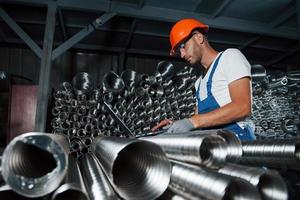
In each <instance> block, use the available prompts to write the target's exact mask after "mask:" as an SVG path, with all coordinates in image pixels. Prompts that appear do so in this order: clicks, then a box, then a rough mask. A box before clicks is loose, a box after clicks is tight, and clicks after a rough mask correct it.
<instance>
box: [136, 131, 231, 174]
mask: <svg viewBox="0 0 300 200" xmlns="http://www.w3.org/2000/svg"><path fill="white" fill-rule="evenodd" d="M189 134H190V132H188V133H186V134H185V133H183V134H182V135H179V134H173V135H161V136H157V137H144V138H139V139H140V140H147V141H151V142H154V143H156V144H158V145H159V146H161V148H162V149H163V150H164V152H165V153H166V154H167V156H168V158H171V159H174V160H179V161H184V162H189V163H193V164H197V165H204V166H207V167H212V168H218V167H220V166H223V165H224V164H225V159H226V156H227V147H226V145H225V140H224V139H223V138H222V137H221V136H218V135H216V134H199V135H189Z"/></svg>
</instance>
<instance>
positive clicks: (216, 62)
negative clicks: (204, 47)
mask: <svg viewBox="0 0 300 200" xmlns="http://www.w3.org/2000/svg"><path fill="white" fill-rule="evenodd" d="M222 53H223V52H221V53H220V54H219V55H218V57H217V59H216V61H215V63H214V65H213V67H212V70H211V72H210V75H209V78H208V81H207V83H206V89H207V96H209V95H211V87H212V84H211V83H212V78H213V76H214V73H215V71H216V69H217V66H218V64H219V60H220V58H221V56H222Z"/></svg>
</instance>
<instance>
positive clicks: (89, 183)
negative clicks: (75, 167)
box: [79, 154, 118, 200]
mask: <svg viewBox="0 0 300 200" xmlns="http://www.w3.org/2000/svg"><path fill="white" fill-rule="evenodd" d="M79 166H80V170H81V172H82V176H83V179H84V182H85V186H86V189H87V191H88V194H89V198H90V200H104V199H105V200H114V199H118V197H117V195H116V194H115V192H114V190H113V189H112V187H111V185H110V183H109V182H108V180H107V178H106V176H105V174H104V172H103V171H102V169H101V167H100V165H99V164H98V162H97V160H96V158H95V156H94V155H92V154H85V155H82V156H81V157H80V158H79Z"/></svg>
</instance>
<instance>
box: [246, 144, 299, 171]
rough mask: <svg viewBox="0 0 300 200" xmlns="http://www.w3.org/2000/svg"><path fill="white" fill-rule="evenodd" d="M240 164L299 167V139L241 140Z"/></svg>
mask: <svg viewBox="0 0 300 200" xmlns="http://www.w3.org/2000/svg"><path fill="white" fill-rule="evenodd" d="M242 145H243V157H242V159H241V161H240V163H242V164H246V165H255V166H266V167H274V168H289V169H299V166H300V140H299V139H273V140H262V141H253V142H243V143H242Z"/></svg>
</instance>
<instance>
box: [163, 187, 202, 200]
mask: <svg viewBox="0 0 300 200" xmlns="http://www.w3.org/2000/svg"><path fill="white" fill-rule="evenodd" d="M158 200H188V199H186V198H184V197H183V196H180V195H179V194H176V193H174V192H173V191H172V190H170V189H167V190H166V191H165V192H164V193H163V194H162V195H161V196H160V197H159V198H158ZM197 200H204V199H199V198H197Z"/></svg>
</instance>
